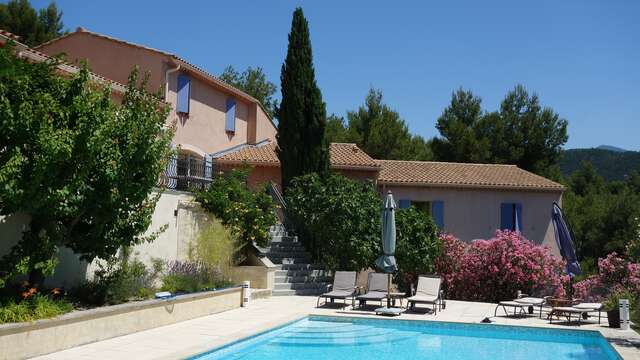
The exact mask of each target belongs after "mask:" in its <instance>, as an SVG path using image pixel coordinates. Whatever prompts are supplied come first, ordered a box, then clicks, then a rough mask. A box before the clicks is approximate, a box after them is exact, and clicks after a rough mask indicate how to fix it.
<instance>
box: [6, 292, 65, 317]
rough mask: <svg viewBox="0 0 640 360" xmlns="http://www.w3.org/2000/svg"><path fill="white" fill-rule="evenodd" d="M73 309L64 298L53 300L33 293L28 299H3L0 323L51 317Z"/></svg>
mask: <svg viewBox="0 0 640 360" xmlns="http://www.w3.org/2000/svg"><path fill="white" fill-rule="evenodd" d="M71 310H73V305H71V303H69V302H68V301H66V300H61V299H58V300H55V299H53V298H52V297H50V296H47V295H42V294H34V295H33V296H30V297H29V298H28V299H25V300H22V301H15V300H14V299H10V300H5V301H4V302H2V303H0V323H15V322H23V321H33V320H38V319H47V318H52V317H55V316H58V315H62V314H64V313H67V312H69V311H71Z"/></svg>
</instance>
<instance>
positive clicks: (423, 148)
mask: <svg viewBox="0 0 640 360" xmlns="http://www.w3.org/2000/svg"><path fill="white" fill-rule="evenodd" d="M347 119H348V123H347V124H345V121H344V119H343V118H339V117H336V116H335V115H332V116H331V117H330V118H329V120H328V122H327V130H326V134H327V139H328V140H329V141H330V142H354V143H356V144H358V146H359V147H360V148H362V149H363V150H364V151H365V152H366V153H368V154H369V155H371V156H372V157H374V158H377V159H399V160H429V159H431V158H432V154H431V149H430V146H429V144H428V143H427V142H426V141H425V140H424V139H423V138H422V137H421V136H415V135H411V133H409V129H408V127H407V124H406V123H405V121H404V120H403V119H402V118H401V117H400V114H398V112H397V111H394V110H393V109H391V108H390V107H389V105H387V104H385V103H384V102H383V100H382V92H381V91H380V90H376V89H370V90H369V93H368V94H367V97H366V98H365V102H364V105H362V106H360V107H359V108H358V110H356V111H349V112H348V113H347Z"/></svg>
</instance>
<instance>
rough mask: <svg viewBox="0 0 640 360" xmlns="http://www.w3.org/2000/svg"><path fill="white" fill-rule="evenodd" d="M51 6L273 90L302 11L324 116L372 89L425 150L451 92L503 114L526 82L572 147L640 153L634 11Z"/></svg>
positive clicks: (256, 4)
mask: <svg viewBox="0 0 640 360" xmlns="http://www.w3.org/2000/svg"><path fill="white" fill-rule="evenodd" d="M32 3H33V4H34V6H36V7H43V6H45V5H46V4H47V3H48V1H41V0H37V1H33V0H32ZM57 4H58V7H59V8H60V9H61V10H62V11H63V12H64V16H63V20H64V23H65V26H66V27H67V28H68V29H70V30H74V29H75V28H76V27H77V26H83V27H85V28H87V29H89V30H92V31H96V32H100V33H104V34H107V35H111V36H115V37H118V38H122V39H124V40H128V41H132V42H136V43H140V44H144V45H147V46H151V47H155V48H158V49H162V50H166V51H169V52H173V53H175V54H177V55H179V56H181V57H183V58H185V59H187V60H188V61H190V62H192V63H194V64H196V65H199V66H201V67H203V68H205V69H207V70H208V71H210V72H212V73H214V74H219V73H220V72H222V70H223V69H224V67H225V66H227V65H234V66H235V67H236V68H237V69H244V68H246V67H247V66H261V67H263V69H264V70H265V72H266V73H267V75H268V77H269V78H270V80H271V81H273V82H275V83H276V84H278V85H279V83H280V81H279V77H280V67H281V64H282V61H283V59H284V57H285V54H286V46H287V34H288V32H289V28H290V25H291V13H292V11H293V9H294V8H295V7H296V6H302V7H303V9H304V12H305V15H306V17H307V19H308V20H309V23H310V29H311V37H312V44H313V51H314V63H315V67H316V77H317V80H318V84H319V86H320V88H321V90H322V94H323V97H324V100H325V102H326V103H327V112H328V113H336V114H338V115H344V114H345V113H346V111H347V110H351V109H356V108H357V107H358V106H359V105H360V104H362V103H363V100H364V97H365V95H366V93H367V91H368V89H369V88H370V87H371V86H373V87H376V88H378V89H380V90H382V92H383V94H384V99H385V101H386V102H387V103H388V104H389V105H390V106H391V107H392V108H394V109H395V110H397V111H398V112H399V113H400V115H401V116H402V118H403V119H405V120H406V121H407V123H408V125H409V128H410V130H411V131H412V132H414V133H417V134H420V135H422V136H424V137H425V138H430V137H432V136H434V135H436V134H437V131H436V129H435V127H434V125H435V121H436V119H437V118H438V116H439V115H440V114H441V113H442V110H443V109H444V107H446V106H447V104H448V103H449V101H450V98H451V92H452V91H453V90H455V89H457V88H459V87H464V88H466V89H471V90H472V91H473V92H474V93H475V94H476V95H479V96H480V97H482V99H483V105H484V108H485V109H487V110H495V109H497V108H498V106H499V103H500V101H501V100H502V98H503V97H504V94H505V93H506V92H507V91H508V90H510V89H511V88H513V86H514V85H515V84H517V83H521V84H523V85H525V86H526V87H527V88H528V89H529V90H530V91H532V92H536V93H538V95H539V96H540V98H541V101H542V104H543V105H546V106H550V107H552V108H553V109H555V110H556V111H557V112H558V113H559V114H560V115H561V116H562V117H564V118H566V119H567V120H569V142H568V143H567V145H566V147H567V148H574V147H592V146H597V145H600V144H610V145H615V146H620V147H623V148H627V149H630V150H640V140H638V134H640V21H639V20H638V19H640V1H635V0H629V1H585V0H582V1H567V0H563V1H527V2H523V1H513V0H511V1H488V0H487V1H477V0H470V1H447V2H445V1H439V2H431V1H430V2H427V1H420V2H418V1H415V2H409V1H406V2H402V3H400V2H390V1H326V0H325V1H224V2H223V1H187V0H183V1H179V2H175V1H131V0H130V1H91V2H88V1H66V0H58V1H57ZM278 96H279V93H278Z"/></svg>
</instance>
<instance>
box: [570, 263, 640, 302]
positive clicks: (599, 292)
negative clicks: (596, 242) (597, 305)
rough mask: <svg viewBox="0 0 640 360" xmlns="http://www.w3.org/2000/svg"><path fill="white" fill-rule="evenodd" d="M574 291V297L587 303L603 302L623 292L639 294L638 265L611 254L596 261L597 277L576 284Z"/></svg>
mask: <svg viewBox="0 0 640 360" xmlns="http://www.w3.org/2000/svg"><path fill="white" fill-rule="evenodd" d="M574 290H575V295H576V297H580V298H582V299H585V300H588V301H603V300H605V299H606V298H607V297H608V296H609V295H611V294H613V293H615V292H619V291H623V290H628V291H630V292H631V293H633V294H640V264H636V263H631V262H628V261H627V260H625V259H623V258H622V257H620V256H618V254H616V253H615V252H612V253H611V254H609V255H607V257H605V258H600V259H598V275H592V276H590V277H588V278H586V279H584V280H582V281H580V282H578V283H576V284H575V285H574Z"/></svg>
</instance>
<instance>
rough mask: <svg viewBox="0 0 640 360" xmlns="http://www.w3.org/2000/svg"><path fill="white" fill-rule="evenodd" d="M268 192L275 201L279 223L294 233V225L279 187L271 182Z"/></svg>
mask: <svg viewBox="0 0 640 360" xmlns="http://www.w3.org/2000/svg"><path fill="white" fill-rule="evenodd" d="M267 192H268V193H269V195H270V196H271V198H272V199H273V202H274V203H275V204H276V217H277V218H278V221H279V222H280V223H281V224H282V225H283V226H284V227H285V229H286V230H287V231H289V232H292V233H293V232H294V228H293V223H292V222H291V221H290V219H289V217H288V216H287V204H286V202H285V201H284V196H282V193H281V192H280V189H279V188H278V185H276V184H275V183H273V182H271V181H270V182H269V184H268V185H267Z"/></svg>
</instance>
